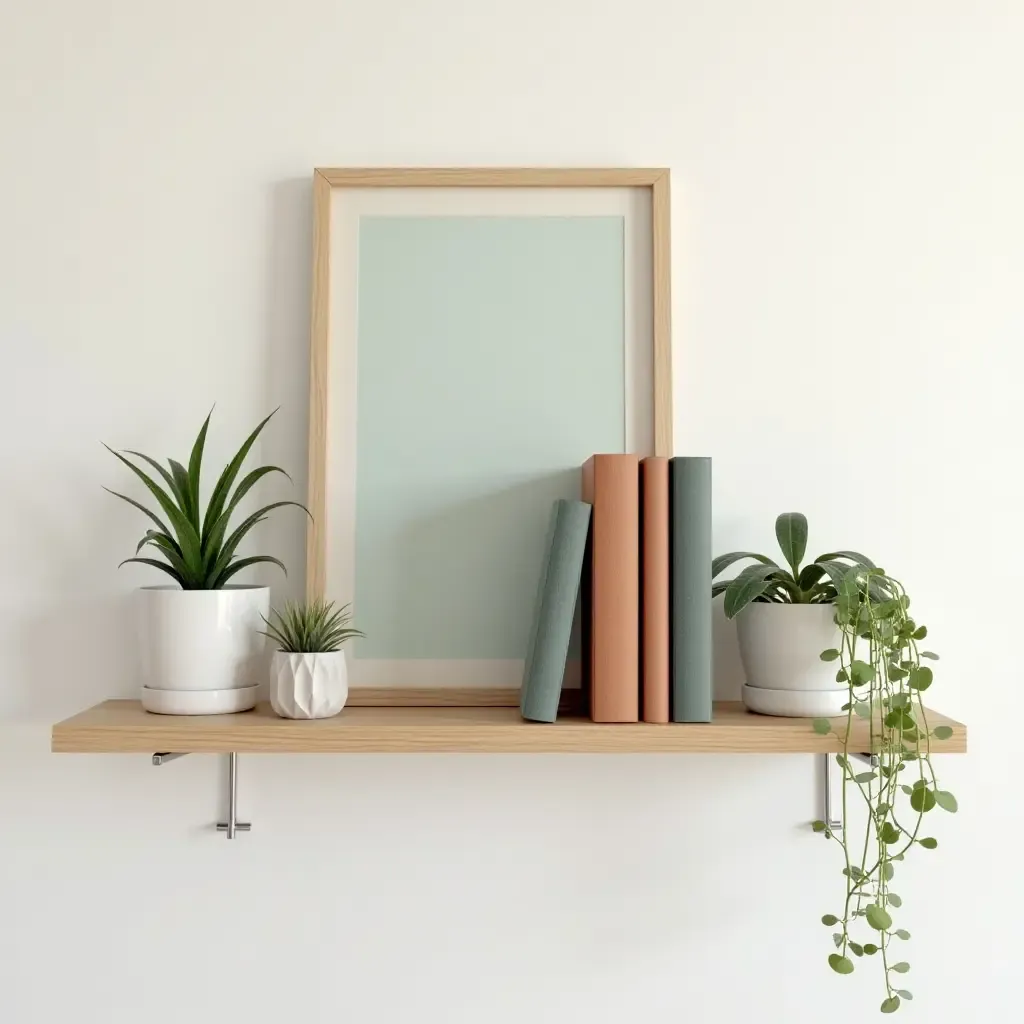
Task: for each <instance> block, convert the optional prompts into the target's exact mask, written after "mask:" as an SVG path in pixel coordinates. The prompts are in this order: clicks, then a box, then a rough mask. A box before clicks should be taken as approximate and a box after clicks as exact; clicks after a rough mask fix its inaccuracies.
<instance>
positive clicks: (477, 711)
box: [52, 690, 967, 754]
mask: <svg viewBox="0 0 1024 1024" xmlns="http://www.w3.org/2000/svg"><path fill="white" fill-rule="evenodd" d="M421 692H426V691H421ZM430 692H431V694H432V695H434V697H436V696H437V695H438V694H439V693H444V698H443V699H445V700H447V701H449V703H447V704H443V705H440V700H438V703H437V704H435V705H434V706H427V707H424V706H414V705H415V704H417V703H418V702H417V700H416V699H415V697H410V696H409V694H410V693H411V691H393V692H392V693H390V694H389V693H388V692H387V691H382V690H363V691H360V690H353V691H352V694H351V699H350V703H349V706H347V707H346V708H345V710H344V711H342V713H341V714H340V715H338V716H337V717H335V718H326V719H320V720H317V721H310V722H296V721H291V720H289V719H284V718H278V717H277V716H276V715H275V714H274V713H273V711H271V709H270V707H269V706H268V705H266V704H261V705H259V706H258V707H257V708H255V709H254V710H253V711H247V712H244V713H242V714H235V715H209V716H195V717H175V716H168V715H152V714H149V713H148V712H146V711H143V710H142V707H141V705H140V704H139V702H138V701H134V700H108V701H104V702H103V703H102V704H97V705H96V706H95V707H92V708H89V709H88V710H87V711H83V712H82V713H81V714H78V715H75V716H74V717H73V718H69V719H67V720H65V721H63V722H60V723H58V724H57V725H55V726H54V727H53V733H52V749H53V751H55V752H56V753H74V754H132V753H152V752H153V751H175V752H178V753H196V754H226V753H253V754H416V753H435V754H456V753H467V754H468V753H478V754H827V753H830V752H836V751H838V750H840V749H841V748H840V745H839V743H838V741H837V740H836V738H835V737H834V736H818V735H816V734H815V733H814V731H813V730H812V729H811V723H810V722H809V721H808V720H807V719H800V718H770V717H767V716H764V715H755V714H751V713H750V712H748V711H747V710H746V709H745V708H744V707H743V705H742V704H739V703H732V702H730V703H717V704H715V709H714V719H713V721H711V722H710V723H708V724H701V725H674V724H673V725H648V724H625V725H601V724H597V723H595V722H591V721H590V720H589V719H585V718H581V717H578V716H573V715H569V716H567V717H563V718H559V720H558V721H557V722H555V723H553V724H551V725H546V724H541V723H536V722H525V721H523V720H522V718H521V717H520V715H519V708H518V700H516V701H515V703H516V706H514V707H509V706H501V703H498V702H502V703H504V704H505V705H507V704H510V703H512V700H511V699H510V695H511V696H513V697H514V696H515V691H492V692H488V691H479V690H478V691H468V690H461V691H455V690H453V691H447V692H444V691H436V690H435V691H430ZM458 695H461V696H458ZM454 701H459V702H460V704H461V705H462V706H459V704H455V703H452V702H454ZM385 702H386V706H385ZM466 705H469V706H466ZM836 721H837V723H842V725H843V726H844V727H845V721H846V720H845V718H843V719H837V720H836ZM928 724H929V726H930V727H931V728H934V727H935V726H937V725H947V726H950V727H951V728H952V729H953V735H952V737H951V738H950V739H948V740H935V739H933V740H932V752H933V753H949V754H963V753H966V751H967V729H966V727H965V726H964V725H963V724H962V723H960V722H957V721H954V720H953V719H950V718H947V717H945V716H944V715H940V714H938V713H937V712H933V711H929V712H928ZM854 737H855V739H856V740H857V742H856V748H857V750H858V751H864V752H867V751H868V749H869V745H870V743H869V738H868V729H867V725H866V723H864V722H862V721H860V720H859V719H857V720H855V723H854Z"/></svg>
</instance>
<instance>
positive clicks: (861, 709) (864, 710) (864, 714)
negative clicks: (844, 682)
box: [853, 701, 871, 718]
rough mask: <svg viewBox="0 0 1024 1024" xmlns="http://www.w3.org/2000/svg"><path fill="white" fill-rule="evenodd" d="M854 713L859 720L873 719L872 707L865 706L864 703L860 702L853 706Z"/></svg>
mask: <svg viewBox="0 0 1024 1024" xmlns="http://www.w3.org/2000/svg"><path fill="white" fill-rule="evenodd" d="M853 711H854V714H856V715H857V717H858V718H870V717H871V707H870V705H868V704H864V703H863V702H862V701H858V702H857V703H856V704H854V705H853Z"/></svg>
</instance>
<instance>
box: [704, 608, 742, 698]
mask: <svg viewBox="0 0 1024 1024" xmlns="http://www.w3.org/2000/svg"><path fill="white" fill-rule="evenodd" d="M712 651H713V655H712V657H713V658H714V661H713V662H712V664H713V666H714V696H715V700H742V699H743V684H744V682H746V679H745V677H744V675H743V665H742V664H741V663H740V649H739V645H738V644H737V642H736V624H735V623H733V622H730V621H729V620H728V619H727V618H726V617H725V612H724V611H722V599H721V598H716V599H715V605H714V615H713V619H712Z"/></svg>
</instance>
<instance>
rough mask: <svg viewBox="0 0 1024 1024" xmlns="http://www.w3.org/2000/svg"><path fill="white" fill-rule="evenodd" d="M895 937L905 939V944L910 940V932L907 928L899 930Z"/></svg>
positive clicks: (894, 933)
mask: <svg viewBox="0 0 1024 1024" xmlns="http://www.w3.org/2000/svg"><path fill="white" fill-rule="evenodd" d="M893 935H895V936H896V937H897V938H898V939H903V941H904V942H906V941H907V939H909V938H910V932H908V931H907V929H906V928H897V929H896V931H894V932H893Z"/></svg>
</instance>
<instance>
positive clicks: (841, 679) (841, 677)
mask: <svg viewBox="0 0 1024 1024" xmlns="http://www.w3.org/2000/svg"><path fill="white" fill-rule="evenodd" d="M849 681H850V677H849V676H848V675H847V674H846V669H845V668H841V669H840V670H839V671H838V672H837V673H836V682H837V683H847V682H849Z"/></svg>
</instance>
